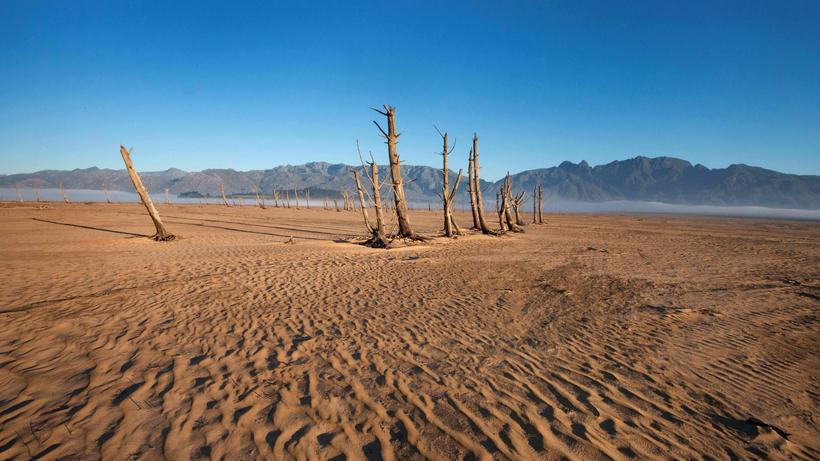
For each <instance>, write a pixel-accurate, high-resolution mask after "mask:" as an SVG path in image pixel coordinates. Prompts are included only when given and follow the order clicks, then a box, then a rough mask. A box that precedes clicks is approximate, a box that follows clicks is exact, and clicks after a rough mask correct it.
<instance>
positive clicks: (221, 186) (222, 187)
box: [219, 182, 230, 207]
mask: <svg viewBox="0 0 820 461" xmlns="http://www.w3.org/2000/svg"><path fill="white" fill-rule="evenodd" d="M219 193H220V194H222V203H223V204H225V206H226V207H230V205H228V197H225V183H224V182H223V183H219Z"/></svg>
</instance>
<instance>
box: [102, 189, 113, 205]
mask: <svg viewBox="0 0 820 461" xmlns="http://www.w3.org/2000/svg"><path fill="white" fill-rule="evenodd" d="M103 194H105V203H111V199H110V198H109V197H108V188H106V187H103Z"/></svg>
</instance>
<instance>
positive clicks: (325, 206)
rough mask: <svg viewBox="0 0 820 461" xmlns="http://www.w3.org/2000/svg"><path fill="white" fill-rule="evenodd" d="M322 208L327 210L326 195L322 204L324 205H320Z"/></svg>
mask: <svg viewBox="0 0 820 461" xmlns="http://www.w3.org/2000/svg"><path fill="white" fill-rule="evenodd" d="M322 208H324V209H325V210H327V194H325V202H324V205H322Z"/></svg>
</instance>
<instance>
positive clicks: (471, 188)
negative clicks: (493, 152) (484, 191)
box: [467, 148, 481, 230]
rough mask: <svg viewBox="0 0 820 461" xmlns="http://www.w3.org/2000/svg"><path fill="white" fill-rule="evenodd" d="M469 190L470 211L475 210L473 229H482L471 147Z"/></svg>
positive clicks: (468, 171) (468, 170)
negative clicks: (476, 202) (476, 204)
mask: <svg viewBox="0 0 820 461" xmlns="http://www.w3.org/2000/svg"><path fill="white" fill-rule="evenodd" d="M467 159H468V160H467V192H468V193H469V194H470V211H472V212H473V227H472V229H473V230H480V229H481V225H479V222H478V210H476V207H475V180H474V179H475V175H473V149H472V148H470V153H469V154H468V157H467Z"/></svg>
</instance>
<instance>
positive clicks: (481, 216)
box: [473, 133, 492, 234]
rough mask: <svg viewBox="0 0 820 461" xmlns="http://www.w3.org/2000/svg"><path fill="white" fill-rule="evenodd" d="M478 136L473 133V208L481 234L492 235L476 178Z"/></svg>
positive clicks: (478, 181) (479, 183)
mask: <svg viewBox="0 0 820 461" xmlns="http://www.w3.org/2000/svg"><path fill="white" fill-rule="evenodd" d="M479 169H480V167H479V166H478V135H477V134H475V133H473V187H475V206H476V212H477V213H478V225H479V229H481V232H482V233H484V234H492V231H491V230H490V228H489V227H487V221H485V220H484V204H483V201H482V198H481V179H480V178H479V176H478V170H479Z"/></svg>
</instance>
